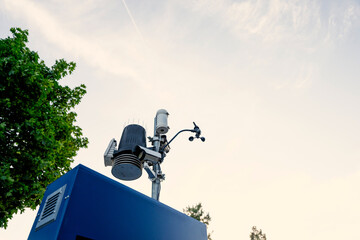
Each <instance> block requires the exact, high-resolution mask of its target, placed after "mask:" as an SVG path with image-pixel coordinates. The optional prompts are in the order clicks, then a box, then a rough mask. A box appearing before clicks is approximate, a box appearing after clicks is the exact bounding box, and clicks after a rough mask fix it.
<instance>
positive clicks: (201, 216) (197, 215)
mask: <svg viewBox="0 0 360 240" xmlns="http://www.w3.org/2000/svg"><path fill="white" fill-rule="evenodd" d="M183 212H184V213H185V214H186V215H188V216H190V217H192V218H194V219H196V220H198V221H200V222H202V223H205V225H206V228H208V227H209V224H210V221H211V217H210V214H209V213H205V212H204V209H203V207H202V204H201V203H198V204H196V205H194V206H188V207H186V208H185V209H183ZM208 240H212V238H211V233H208Z"/></svg>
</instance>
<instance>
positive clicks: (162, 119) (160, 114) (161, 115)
mask: <svg viewBox="0 0 360 240" xmlns="http://www.w3.org/2000/svg"><path fill="white" fill-rule="evenodd" d="M168 116H169V113H168V112H167V111H166V110H165V109H160V110H158V111H157V113H156V117H155V129H156V132H157V133H158V134H166V133H167V132H168V131H169V126H168Z"/></svg>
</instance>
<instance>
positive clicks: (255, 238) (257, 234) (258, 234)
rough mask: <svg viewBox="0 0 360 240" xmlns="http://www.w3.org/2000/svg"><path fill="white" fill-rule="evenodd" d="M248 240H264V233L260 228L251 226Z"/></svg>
mask: <svg viewBox="0 0 360 240" xmlns="http://www.w3.org/2000/svg"><path fill="white" fill-rule="evenodd" d="M250 240H266V234H265V233H263V232H262V230H261V229H260V230H258V229H257V228H256V227H255V226H254V227H252V231H251V233H250Z"/></svg>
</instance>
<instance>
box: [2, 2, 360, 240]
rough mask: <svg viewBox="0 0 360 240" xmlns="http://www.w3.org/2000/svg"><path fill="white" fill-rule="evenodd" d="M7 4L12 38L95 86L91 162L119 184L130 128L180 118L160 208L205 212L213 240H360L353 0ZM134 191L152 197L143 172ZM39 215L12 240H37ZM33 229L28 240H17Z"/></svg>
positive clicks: (174, 124)
mask: <svg viewBox="0 0 360 240" xmlns="http://www.w3.org/2000/svg"><path fill="white" fill-rule="evenodd" d="M126 3H127V6H128V9H129V10H130V13H131V15H132V17H133V20H134V21H132V19H131V18H130V16H129V14H128V12H127V11H126V8H125V7H124V2H123V1H121V0H118V1H115V0H105V1H95V0H81V1H67V0H65V1H64V0H62V1H58V0H49V1H41V0H37V1H25V0H0V37H1V38H3V37H6V36H8V35H9V33H10V32H9V29H10V27H15V26H16V27H21V28H24V29H29V32H30V36H29V39H30V43H29V47H30V48H31V49H33V50H36V51H38V52H39V54H40V56H41V58H43V59H45V60H46V63H47V64H48V65H51V64H53V63H54V60H55V59H59V58H65V59H66V60H69V61H70V60H72V61H75V62H76V63H77V69H76V71H75V73H74V74H73V75H72V76H70V77H68V78H67V79H65V80H63V83H64V84H70V85H71V86H75V85H78V84H80V83H84V84H86V85H87V89H88V93H87V95H86V96H85V97H84V99H83V101H82V102H81V104H80V105H79V106H78V107H77V109H76V111H77V113H78V124H79V125H80V126H81V127H82V128H83V130H84V134H85V135H86V136H87V137H88V138H89V140H90V145H89V148H88V149H85V150H81V151H80V153H79V155H78V156H77V157H76V160H75V162H74V164H73V166H76V165H77V164H79V163H82V164H84V165H86V166H88V167H90V168H92V169H94V170H96V171H98V172H100V173H102V174H105V175H107V176H109V177H111V178H113V177H112V176H111V174H110V168H105V167H104V165H103V159H102V154H103V152H104V150H105V148H106V146H107V144H108V142H109V140H110V139H111V138H113V137H116V138H119V137H120V135H121V132H122V128H123V127H124V125H125V124H126V123H127V122H128V121H130V122H133V121H135V122H137V121H138V120H139V121H140V123H142V122H144V125H146V127H147V130H148V135H151V133H152V131H153V129H152V126H153V122H152V121H153V117H154V115H155V113H156V111H157V110H158V109H160V108H165V109H167V110H168V111H169V113H170V117H169V124H170V128H171V129H170V132H169V134H168V136H169V137H171V136H173V135H174V134H175V133H176V132H177V131H178V130H180V129H183V128H190V127H192V121H195V122H197V123H198V125H199V126H200V127H201V128H202V130H203V134H204V136H205V137H206V138H207V141H206V142H205V143H201V142H193V143H190V142H188V140H187V138H188V136H185V134H184V136H180V137H179V138H178V139H177V140H176V141H175V142H174V143H173V144H172V150H171V152H170V153H169V155H168V157H167V158H166V160H165V162H164V164H163V171H164V172H165V174H166V175H167V179H166V180H165V181H164V182H163V184H162V193H161V201H162V202H163V203H165V204H167V205H169V206H171V207H173V208H175V209H178V210H180V211H181V210H182V208H184V207H185V206H187V205H190V204H195V203H197V202H202V203H203V204H204V207H205V209H207V210H208V211H209V212H210V214H211V216H212V218H213V221H212V223H211V226H210V230H214V233H213V236H214V239H248V235H249V233H250V230H251V227H252V226H253V225H256V226H258V227H259V228H261V229H263V230H264V231H265V232H266V233H267V235H268V238H269V239H276V240H288V239H289V236H291V239H292V240H304V239H309V240H311V239H327V240H338V239H359V238H360V233H359V231H358V230H357V229H359V227H360V218H359V215H360V207H359V204H358V203H359V202H360V193H359V191H357V189H358V188H359V183H360V127H359V122H360V108H359V103H360V83H359V80H358V78H359V77H358V76H359V75H360V68H359V63H360V46H359V40H360V3H359V2H358V1H355V0H344V1H339V0H338V1H336V0H332V1H319V0H317V1H316V0H315V1H314V0H312V1H310V0H302V1H299V0H298V1H295V0H288V1H285V0H270V1H268V0H257V1H251V0H244V1H230V0H222V1H221V0H206V1H205V0H196V1H190V0H182V1H180V0H171V1H143V0H133V1H130V0H127V1H126ZM125 184H126V185H128V186H130V187H133V188H134V189H136V190H138V191H140V192H142V193H144V194H146V195H149V194H150V182H149V180H147V177H146V176H145V174H144V175H143V177H142V178H141V179H139V180H137V181H134V182H125ZM34 218H35V212H32V211H27V212H25V213H24V214H23V215H20V216H16V217H15V218H14V220H12V221H11V222H10V224H9V228H8V230H0V239H24V238H26V237H27V236H28V233H29V231H30V228H31V225H32V223H33V221H34ZM20 226H21V229H22V231H19V228H20Z"/></svg>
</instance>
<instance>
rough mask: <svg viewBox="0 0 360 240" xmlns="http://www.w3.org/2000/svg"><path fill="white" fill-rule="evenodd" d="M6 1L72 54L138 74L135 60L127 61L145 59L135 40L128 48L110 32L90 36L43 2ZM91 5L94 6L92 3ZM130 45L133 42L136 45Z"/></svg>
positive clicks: (15, 12) (116, 71)
mask: <svg viewBox="0 0 360 240" xmlns="http://www.w3.org/2000/svg"><path fill="white" fill-rule="evenodd" d="M3 3H4V7H5V8H6V10H7V11H8V12H11V14H12V15H13V16H16V17H18V18H25V19H26V21H28V22H29V24H30V25H31V26H32V27H35V29H36V30H38V31H40V32H41V34H42V35H43V36H44V37H45V38H46V39H47V40H48V41H49V42H51V43H53V44H55V45H56V46H58V47H59V48H61V49H63V50H64V51H65V52H67V53H68V54H69V55H70V56H72V57H74V58H81V59H83V60H85V61H86V62H88V63H89V64H90V65H92V66H94V67H97V68H99V69H102V70H104V71H106V72H108V73H111V74H115V75H117V76H122V77H129V78H131V79H136V77H137V75H138V73H137V71H136V69H134V68H133V67H131V64H127V63H129V62H132V63H134V62H137V63H138V62H141V61H142V59H143V56H142V54H141V53H140V52H139V50H138V49H137V48H136V47H134V44H135V43H134V41H130V40H129V39H128V40H129V41H128V43H127V44H126V46H127V48H124V47H123V48H121V47H119V46H121V45H119V44H116V43H114V40H112V39H111V38H110V37H108V36H99V38H98V39H91V38H86V37H85V36H84V35H81V34H78V33H77V32H76V31H72V29H71V28H69V27H68V26H65V25H64V24H63V23H62V21H61V19H58V18H56V17H55V16H54V15H53V14H52V13H51V12H50V11H48V10H47V9H46V8H43V7H42V6H41V4H39V3H36V2H31V1H25V0H4V1H3ZM87 8H88V9H91V7H90V6H87ZM32 30H33V29H32ZM109 35H111V33H110V34H109ZM130 38H131V37H130ZM123 41H124V39H123ZM109 43H110V44H109ZM131 43H132V44H131ZM109 45H110V46H109ZM129 45H130V46H131V45H133V48H131V47H129ZM116 46H117V47H118V49H117V48H116ZM119 48H121V49H119ZM114 52H116V53H119V52H120V53H121V55H120V56H119V55H116V54H114ZM125 59H126V61H125ZM138 64H139V63H138Z"/></svg>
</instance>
